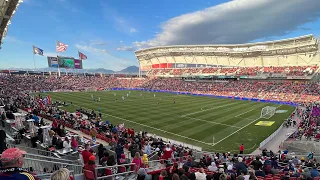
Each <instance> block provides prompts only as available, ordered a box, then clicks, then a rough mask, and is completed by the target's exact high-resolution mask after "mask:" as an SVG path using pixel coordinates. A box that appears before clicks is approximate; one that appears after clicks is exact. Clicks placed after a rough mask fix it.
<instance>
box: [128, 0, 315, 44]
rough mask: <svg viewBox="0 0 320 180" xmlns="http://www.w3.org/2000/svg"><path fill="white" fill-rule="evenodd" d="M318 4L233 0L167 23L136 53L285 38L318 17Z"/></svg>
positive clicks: (298, 0)
mask: <svg viewBox="0 0 320 180" xmlns="http://www.w3.org/2000/svg"><path fill="white" fill-rule="evenodd" d="M319 8H320V1H319V0H233V1H230V2H227V3H223V4H220V5H217V6H212V7H209V8H207V9H204V10H201V11H196V12H193V13H188V14H184V15H181V16H177V17H174V18H172V19H169V20H168V21H166V22H165V23H163V24H162V25H161V29H162V31H161V32H160V33H157V34H156V35H155V37H154V38H153V39H149V40H147V41H140V42H138V41H137V42H133V46H135V47H136V48H137V49H140V48H146V47H152V46H163V45H181V44H182V45H183V44H225V43H245V42H249V41H253V40H255V39H261V38H266V37H273V36H284V35H287V34H288V33H290V32H293V31H295V30H298V29H299V27H301V26H302V25H304V24H305V23H308V22H312V21H315V20H317V19H318V18H319V16H320V11H319Z"/></svg>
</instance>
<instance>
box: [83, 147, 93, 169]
mask: <svg viewBox="0 0 320 180" xmlns="http://www.w3.org/2000/svg"><path fill="white" fill-rule="evenodd" d="M81 154H82V158H83V163H84V164H87V163H88V161H89V157H90V156H93V155H92V154H91V152H90V145H89V144H86V145H85V146H84V150H83V151H82V153H81Z"/></svg>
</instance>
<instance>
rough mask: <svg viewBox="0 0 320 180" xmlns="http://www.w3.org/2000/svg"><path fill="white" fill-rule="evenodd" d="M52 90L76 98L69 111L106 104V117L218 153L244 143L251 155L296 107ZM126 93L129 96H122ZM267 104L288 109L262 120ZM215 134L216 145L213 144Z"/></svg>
mask: <svg viewBox="0 0 320 180" xmlns="http://www.w3.org/2000/svg"><path fill="white" fill-rule="evenodd" d="M47 94H50V96H51V98H52V99H53V101H57V100H58V101H65V102H72V104H73V105H70V106H66V107H64V109H66V110H68V111H69V112H74V111H75V109H77V108H79V107H82V108H84V109H92V110H95V111H97V110H98V108H101V112H102V114H103V120H108V121H110V122H111V123H113V124H116V125H117V124H119V123H125V127H131V128H134V129H135V130H136V131H147V132H148V133H153V134H156V135H158V136H162V137H164V138H170V139H173V140H176V141H181V142H184V143H188V144H191V145H194V146H199V147H202V150H205V151H215V152H227V151H230V152H238V149H239V145H240V144H241V143H243V144H244V146H245V153H251V152H252V151H254V150H255V149H256V148H258V147H259V144H260V142H262V141H263V140H264V139H265V138H267V137H268V136H269V135H270V134H272V133H273V132H274V131H275V130H277V129H278V127H279V126H280V125H281V124H282V122H283V121H284V120H285V119H287V118H288V117H289V116H290V114H291V113H292V112H293V111H294V109H295V107H292V106H287V105H281V106H280V105H277V104H268V103H260V102H253V101H241V100H233V99H220V98H212V97H204V96H189V95H174V94H169V93H153V92H150V93H149V92H145V91H130V92H129V91H98V92H68V93H67V92H59V93H47ZM114 94H116V97H115V96H114ZM127 94H129V97H127ZM140 94H142V96H141V95H140ZM154 94H155V97H154ZM91 95H93V96H94V98H99V97H100V99H101V101H100V102H95V101H93V100H92V98H91ZM122 96H124V97H125V98H126V99H125V100H122ZM115 98H117V100H115ZM174 100H175V103H174ZM265 106H274V107H277V110H282V111H279V112H281V113H276V114H275V115H274V116H273V117H271V118H270V119H268V120H266V119H260V113H261V109H262V108H263V107H265ZM259 121H274V124H272V125H271V126H257V125H255V124H256V123H257V122H259ZM213 137H214V139H215V141H214V143H215V144H212V142H213Z"/></svg>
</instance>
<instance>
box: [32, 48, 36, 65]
mask: <svg viewBox="0 0 320 180" xmlns="http://www.w3.org/2000/svg"><path fill="white" fill-rule="evenodd" d="M32 59H33V65H34V70H36V69H37V68H36V60H35V59H34V46H32Z"/></svg>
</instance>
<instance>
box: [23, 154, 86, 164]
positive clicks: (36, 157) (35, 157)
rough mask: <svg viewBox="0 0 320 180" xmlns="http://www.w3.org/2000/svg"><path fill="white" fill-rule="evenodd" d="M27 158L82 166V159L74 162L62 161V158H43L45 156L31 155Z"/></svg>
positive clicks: (27, 155)
mask: <svg viewBox="0 0 320 180" xmlns="http://www.w3.org/2000/svg"><path fill="white" fill-rule="evenodd" d="M25 157H26V158H32V159H39V160H45V161H53V162H61V163H68V164H76V165H81V163H80V159H79V161H73V160H68V159H61V158H55V157H50V156H43V155H39V154H31V153H28V154H26V155H25Z"/></svg>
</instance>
